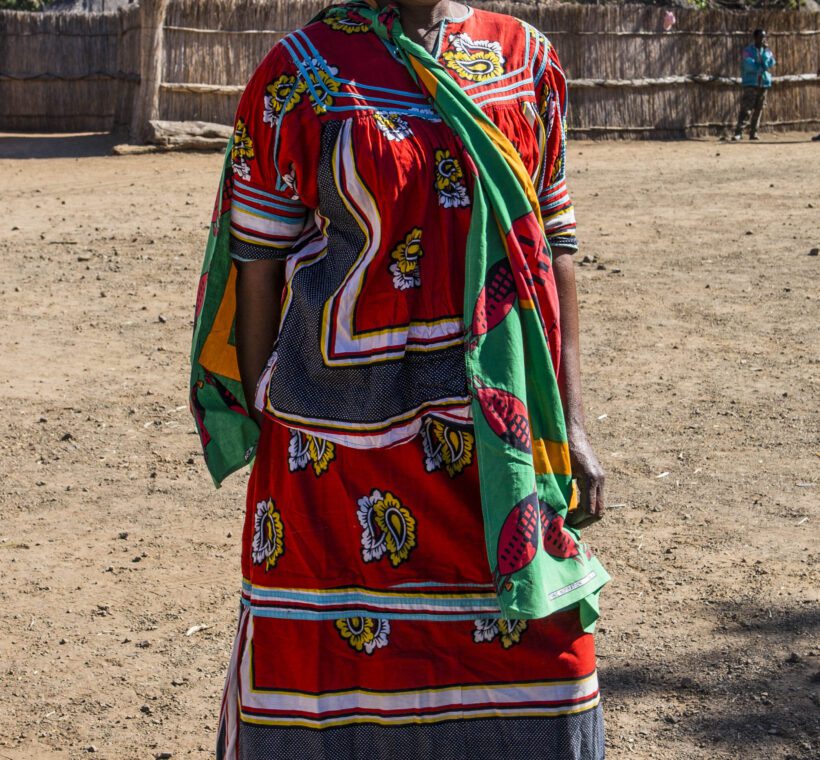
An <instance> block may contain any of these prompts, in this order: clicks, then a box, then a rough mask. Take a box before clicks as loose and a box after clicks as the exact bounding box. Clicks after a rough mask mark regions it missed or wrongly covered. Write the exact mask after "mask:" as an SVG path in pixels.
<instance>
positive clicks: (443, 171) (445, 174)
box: [436, 149, 464, 190]
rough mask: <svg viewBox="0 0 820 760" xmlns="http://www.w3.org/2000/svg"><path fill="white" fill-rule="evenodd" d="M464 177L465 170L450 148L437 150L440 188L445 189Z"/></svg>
mask: <svg viewBox="0 0 820 760" xmlns="http://www.w3.org/2000/svg"><path fill="white" fill-rule="evenodd" d="M462 179H464V172H463V171H462V170H461V164H460V163H459V162H458V159H457V158H453V155H452V154H451V153H450V151H449V150H442V149H440V150H437V151H436V187H437V188H438V189H439V190H445V189H446V188H448V187H450V185H454V184H455V183H456V182H460V181H461V180H462Z"/></svg>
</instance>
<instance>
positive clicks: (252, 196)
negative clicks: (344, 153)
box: [231, 43, 313, 261]
mask: <svg viewBox="0 0 820 760" xmlns="http://www.w3.org/2000/svg"><path fill="white" fill-rule="evenodd" d="M301 81H302V80H300V78H299V76H298V75H297V72H296V70H295V67H294V66H293V64H292V62H291V61H290V58H289V56H288V55H287V53H286V51H285V50H284V48H283V46H282V45H281V43H280V44H279V45H277V46H276V47H274V48H273V50H271V52H270V53H269V54H268V56H267V57H266V58H265V60H264V61H263V62H262V64H261V65H260V66H259V68H258V69H257V70H256V72H255V73H254V75H253V77H252V78H251V80H250V82H249V83H248V86H247V88H246V89H245V92H244V94H243V95H242V98H241V100H240V102H239V107H238V108H237V112H236V121H235V123H234V146H233V151H232V154H231V159H232V166H233V199H232V202H231V256H232V257H233V258H234V259H237V260H239V261H255V260H260V259H277V258H283V257H285V256H287V255H288V254H289V253H290V252H291V251H293V250H294V248H296V247H298V245H299V243H300V241H301V240H302V239H303V238H304V237H305V236H306V235H308V234H309V233H310V230H311V228H312V226H313V218H312V215H311V214H310V211H309V208H308V206H307V205H306V203H305V200H304V197H303V193H302V187H301V186H300V185H301V182H300V180H303V179H304V178H306V177H308V176H309V170H307V169H306V167H304V163H305V161H304V159H305V156H306V155H308V151H307V147H308V146H306V145H304V142H305V141H306V140H307V139H308V138H309V136H310V132H311V130H310V128H309V125H305V123H304V122H305V120H306V119H310V117H312V116H313V112H312V111H311V110H310V109H308V110H307V112H305V111H304V109H302V108H300V107H299V106H300V104H301V100H302V97H301V96H302V92H303V89H304V87H303V85H302V84H300V82H301Z"/></svg>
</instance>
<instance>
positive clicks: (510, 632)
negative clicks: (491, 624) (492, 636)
mask: <svg viewBox="0 0 820 760" xmlns="http://www.w3.org/2000/svg"><path fill="white" fill-rule="evenodd" d="M498 630H499V632H500V633H501V646H503V647H504V649H509V648H510V647H511V646H513V645H514V644H517V643H518V642H519V641H521V634H522V633H524V631H526V630H527V621H526V620H507V619H506V618H500V619H499V621H498Z"/></svg>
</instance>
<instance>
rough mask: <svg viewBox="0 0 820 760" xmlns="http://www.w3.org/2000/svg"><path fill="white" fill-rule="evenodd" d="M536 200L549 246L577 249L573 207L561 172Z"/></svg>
mask: <svg viewBox="0 0 820 760" xmlns="http://www.w3.org/2000/svg"><path fill="white" fill-rule="evenodd" d="M538 201H539V203H540V205H541V216H542V217H543V218H544V231H545V232H546V234H547V240H548V241H549V244H550V246H552V247H553V248H556V247H557V248H572V249H574V250H578V239H577V237H576V235H575V209H574V208H573V207H572V200H571V199H570V197H569V191H568V190H567V183H566V181H565V179H564V176H563V172H562V173H561V176H560V178H559V179H558V181H556V182H555V183H553V184H552V185H549V186H548V187H546V188H544V190H543V191H542V192H541V194H540V195H539V196H538Z"/></svg>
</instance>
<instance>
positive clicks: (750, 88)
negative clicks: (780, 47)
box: [732, 29, 775, 140]
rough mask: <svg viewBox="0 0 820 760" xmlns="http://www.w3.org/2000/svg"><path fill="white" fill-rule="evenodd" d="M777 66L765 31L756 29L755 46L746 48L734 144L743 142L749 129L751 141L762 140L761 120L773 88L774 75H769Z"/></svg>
mask: <svg viewBox="0 0 820 760" xmlns="http://www.w3.org/2000/svg"><path fill="white" fill-rule="evenodd" d="M774 65H775V60H774V55H773V53H772V51H771V50H770V49H769V48H768V47H766V30H765V29H755V31H754V43H753V44H751V45H749V46H748V47H745V48H743V65H742V79H741V83H742V85H743V95H742V96H741V98H740V114H738V117H737V126H736V127H735V135H734V137H733V138H732V139H733V140H742V139H743V130H744V129H746V127H747V126H748V127H749V139H750V140H759V139H760V138H759V137H758V136H757V131H758V129H760V117H761V115H762V114H763V104H764V103H765V102H766V93H767V92H768V91H769V88H770V87H771V86H772V75H771V74H770V73H769V70H770V69H773V68H774Z"/></svg>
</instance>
